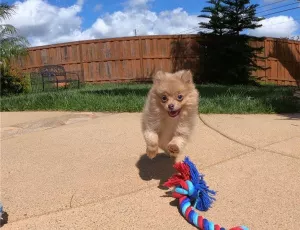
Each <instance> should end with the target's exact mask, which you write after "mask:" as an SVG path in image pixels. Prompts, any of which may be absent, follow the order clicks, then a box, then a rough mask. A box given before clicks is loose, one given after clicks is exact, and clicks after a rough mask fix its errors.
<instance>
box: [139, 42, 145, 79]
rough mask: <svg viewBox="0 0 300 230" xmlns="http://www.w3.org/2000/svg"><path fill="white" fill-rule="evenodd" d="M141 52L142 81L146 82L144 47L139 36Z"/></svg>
mask: <svg viewBox="0 0 300 230" xmlns="http://www.w3.org/2000/svg"><path fill="white" fill-rule="evenodd" d="M139 50H140V52H139V53H140V68H141V72H142V76H141V77H142V79H143V80H144V78H145V73H144V58H143V56H144V54H143V46H142V39H141V37H140V36H139Z"/></svg>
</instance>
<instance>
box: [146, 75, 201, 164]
mask: <svg viewBox="0 0 300 230" xmlns="http://www.w3.org/2000/svg"><path fill="white" fill-rule="evenodd" d="M198 104H199V93H198V91H197V89H196V88H195V84H194V82H193V76H192V73H191V71H190V70H180V71H177V72H175V73H168V72H163V71H158V72H157V73H156V74H155V75H154V76H153V85H152V88H151V89H150V91H149V93H148V97H147V100H146V103H145V106H144V110H143V115H142V132H143V136H144V138H145V141H146V146H147V148H146V153H147V155H148V157H149V158H150V159H152V158H154V157H155V156H156V155H157V153H158V148H160V149H162V150H163V151H164V152H165V153H167V154H169V155H170V156H171V157H175V158H177V156H178V154H180V153H181V152H182V150H183V148H184V147H185V145H186V143H187V141H188V139H189V137H190V135H191V132H192V130H193V126H194V123H195V120H196V119H197V116H198Z"/></svg>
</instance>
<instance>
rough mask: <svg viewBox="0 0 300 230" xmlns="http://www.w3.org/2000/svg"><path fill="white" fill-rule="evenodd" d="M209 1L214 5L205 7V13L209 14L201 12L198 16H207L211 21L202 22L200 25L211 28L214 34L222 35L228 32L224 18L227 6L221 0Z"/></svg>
mask: <svg viewBox="0 0 300 230" xmlns="http://www.w3.org/2000/svg"><path fill="white" fill-rule="evenodd" d="M207 3H209V4H211V5H212V6H206V7H204V8H203V10H202V12H203V13H208V14H201V15H199V16H198V17H200V18H207V19H209V22H200V23H199V24H200V27H201V28H204V29H207V30H211V31H212V32H211V34H213V35H220V36H222V35H223V34H225V33H226V26H225V24H224V23H225V22H224V20H223V16H224V12H225V7H224V6H223V5H222V4H221V1H220V0H209V1H207Z"/></svg>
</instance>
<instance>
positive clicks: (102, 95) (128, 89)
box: [1, 83, 300, 114]
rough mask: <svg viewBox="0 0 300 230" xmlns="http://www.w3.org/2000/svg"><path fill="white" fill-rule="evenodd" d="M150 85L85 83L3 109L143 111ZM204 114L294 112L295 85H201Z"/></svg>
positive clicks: (16, 100)
mask: <svg viewBox="0 0 300 230" xmlns="http://www.w3.org/2000/svg"><path fill="white" fill-rule="evenodd" d="M150 87H151V85H150V84H134V83H128V84H127V83H126V84H125V83H123V84H101V85H85V86H84V87H83V88H81V89H79V90H78V89H67V90H63V89H60V90H58V91H56V90H52V91H49V92H40V93H31V94H22V95H18V96H10V97H2V98H1V111H25V110H27V111H28V110H29V111H33V110H40V111H41V110H52V111H54V110H60V111H98V112H104V111H106V112H140V111H141V110H142V108H143V105H144V101H145V98H146V95H147V92H148V90H149V88H150ZM198 89H199V91H200V94H201V99H200V107H199V111H200V112H201V113H238V114H245V113H294V112H299V111H300V108H299V103H298V101H297V99H296V98H295V97H293V92H294V90H295V88H294V87H279V86H270V85H269V86H267V85H266V86H259V87H258V86H221V85H199V86H198Z"/></svg>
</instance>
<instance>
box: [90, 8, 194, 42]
mask: <svg viewBox="0 0 300 230" xmlns="http://www.w3.org/2000/svg"><path fill="white" fill-rule="evenodd" d="M198 22H199V19H198V18H197V16H196V15H189V14H188V13H187V12H185V11H184V10H183V9H181V8H177V9H174V10H171V11H162V12H160V13H156V12H152V11H150V10H147V9H145V10H139V11H137V10H136V9H131V10H126V11H117V12H114V13H113V14H107V15H105V16H104V17H102V18H98V19H97V21H96V22H95V23H94V24H93V25H92V27H91V28H90V29H88V30H86V31H85V33H87V34H89V35H91V36H95V37H116V36H132V35H134V29H136V30H137V34H138V35H153V34H174V33H179V32H181V31H184V30H187V29H190V28H194V27H197V24H198ZM194 32H195V31H194Z"/></svg>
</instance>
